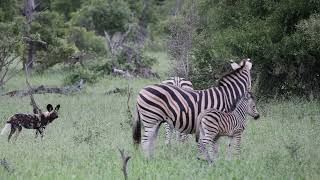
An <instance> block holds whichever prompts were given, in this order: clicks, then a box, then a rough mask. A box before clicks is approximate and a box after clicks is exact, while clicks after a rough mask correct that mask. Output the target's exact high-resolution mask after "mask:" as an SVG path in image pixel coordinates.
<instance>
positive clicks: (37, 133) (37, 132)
mask: <svg viewBox="0 0 320 180" xmlns="http://www.w3.org/2000/svg"><path fill="white" fill-rule="evenodd" d="M38 135H39V129H36V136H35V137H34V138H35V139H37V137H38Z"/></svg>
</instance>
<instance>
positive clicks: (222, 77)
mask: <svg viewBox="0 0 320 180" xmlns="http://www.w3.org/2000/svg"><path fill="white" fill-rule="evenodd" d="M245 66H246V61H244V63H243V64H242V66H241V67H240V68H238V69H236V70H233V71H231V72H228V73H226V74H224V75H222V76H221V78H220V79H219V80H218V83H217V85H218V86H223V82H224V81H226V78H227V77H229V76H231V75H233V74H237V73H239V72H240V71H241V70H242V69H243V68H244V67H245Z"/></svg>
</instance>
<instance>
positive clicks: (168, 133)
mask: <svg viewBox="0 0 320 180" xmlns="http://www.w3.org/2000/svg"><path fill="white" fill-rule="evenodd" d="M164 127H165V130H166V141H165V144H166V145H170V143H171V137H172V131H173V129H172V128H171V127H170V125H169V124H168V123H164Z"/></svg>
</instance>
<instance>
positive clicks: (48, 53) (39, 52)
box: [30, 11, 75, 70]
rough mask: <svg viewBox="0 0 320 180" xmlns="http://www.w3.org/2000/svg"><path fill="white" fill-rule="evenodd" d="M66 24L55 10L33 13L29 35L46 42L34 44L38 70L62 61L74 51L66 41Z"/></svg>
mask: <svg viewBox="0 0 320 180" xmlns="http://www.w3.org/2000/svg"><path fill="white" fill-rule="evenodd" d="M66 29H67V25H66V24H65V23H64V20H63V17H62V16H61V15H59V14H58V13H57V12H51V11H43V12H39V13H36V14H35V15H34V21H33V22H32V23H31V28H30V32H31V33H32V34H31V37H33V39H36V40H40V41H43V42H45V43H46V45H43V44H41V43H40V44H39V43H38V44H36V53H35V54H36V59H37V61H36V62H37V63H39V64H40V68H39V69H40V70H42V69H45V68H48V67H50V66H53V65H55V64H57V63H60V62H63V61H65V60H67V59H68V57H70V56H71V54H72V53H73V52H74V51H75V47H73V46H72V44H70V43H68V42H67V41H66V38H67V37H66V36H67V35H66Z"/></svg>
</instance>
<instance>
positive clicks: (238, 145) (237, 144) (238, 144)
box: [234, 134, 241, 159]
mask: <svg viewBox="0 0 320 180" xmlns="http://www.w3.org/2000/svg"><path fill="white" fill-rule="evenodd" d="M234 138H235V148H236V152H237V156H238V158H239V159H240V154H241V134H237V135H235V137H234Z"/></svg>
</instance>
